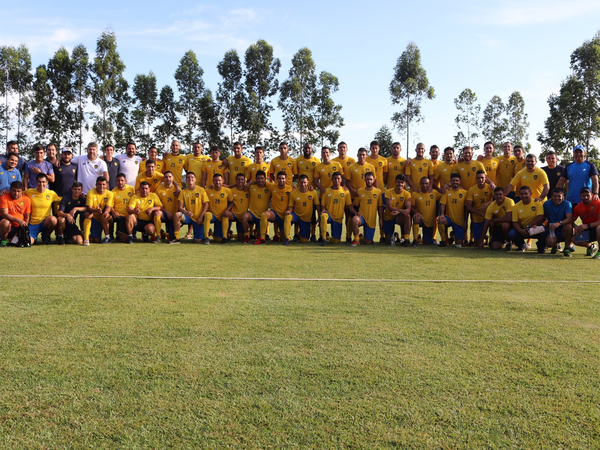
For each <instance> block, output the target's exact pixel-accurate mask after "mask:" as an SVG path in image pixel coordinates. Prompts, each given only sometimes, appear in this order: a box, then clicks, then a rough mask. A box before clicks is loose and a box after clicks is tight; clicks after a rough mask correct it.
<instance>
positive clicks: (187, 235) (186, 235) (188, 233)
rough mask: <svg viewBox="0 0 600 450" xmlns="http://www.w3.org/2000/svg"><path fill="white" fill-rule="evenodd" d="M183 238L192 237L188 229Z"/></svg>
mask: <svg viewBox="0 0 600 450" xmlns="http://www.w3.org/2000/svg"><path fill="white" fill-rule="evenodd" d="M183 238H184V239H191V238H192V232H191V231H188V232H187V233H186V234H185V236H184V237H183Z"/></svg>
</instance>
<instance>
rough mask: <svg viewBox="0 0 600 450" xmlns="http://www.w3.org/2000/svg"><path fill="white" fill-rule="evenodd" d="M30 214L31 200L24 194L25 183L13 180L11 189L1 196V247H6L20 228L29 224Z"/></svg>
mask: <svg viewBox="0 0 600 450" xmlns="http://www.w3.org/2000/svg"><path fill="white" fill-rule="evenodd" d="M30 215H31V200H30V199H29V197H27V196H25V195H23V183H22V182H21V181H13V182H12V183H11V185H10V188H9V191H8V192H6V193H5V194H4V195H2V196H1V197H0V216H1V217H2V220H1V221H0V240H1V242H0V247H6V246H7V245H8V242H9V241H10V240H11V239H12V238H13V237H14V236H15V235H16V234H17V231H19V228H20V227H26V226H27V224H28V223H29V216H30ZM27 244H28V246H29V243H27Z"/></svg>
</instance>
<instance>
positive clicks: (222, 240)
mask: <svg viewBox="0 0 600 450" xmlns="http://www.w3.org/2000/svg"><path fill="white" fill-rule="evenodd" d="M227 242H229V239H227V238H223V239H221V244H227Z"/></svg>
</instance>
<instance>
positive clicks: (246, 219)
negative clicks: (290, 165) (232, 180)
mask: <svg viewBox="0 0 600 450" xmlns="http://www.w3.org/2000/svg"><path fill="white" fill-rule="evenodd" d="M285 172H286V183H287V171H285ZM248 194H249V205H248V211H247V212H245V213H244V215H243V216H242V226H243V227H244V244H248V243H250V226H251V225H254V226H256V227H259V228H258V229H259V230H260V218H261V215H262V213H264V212H265V211H266V210H267V209H269V202H270V201H271V195H272V192H271V190H270V189H269V187H268V186H267V174H266V173H265V172H263V171H262V170H259V171H258V172H257V173H256V184H252V185H250V187H249V188H248ZM265 232H266V231H265ZM258 241H259V242H258V244H264V243H265V242H266V240H265V239H263V238H261V236H260V235H259V236H258ZM255 244H256V242H255Z"/></svg>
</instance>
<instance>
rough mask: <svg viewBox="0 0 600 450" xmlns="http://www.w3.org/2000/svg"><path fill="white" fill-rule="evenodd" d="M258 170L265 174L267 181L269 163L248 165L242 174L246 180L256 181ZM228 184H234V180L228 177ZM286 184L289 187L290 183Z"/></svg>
mask: <svg viewBox="0 0 600 450" xmlns="http://www.w3.org/2000/svg"><path fill="white" fill-rule="evenodd" d="M259 170H262V171H263V172H264V173H265V175H266V176H267V179H268V178H269V163H266V162H261V163H251V164H249V165H248V167H246V172H244V175H245V176H246V180H248V181H256V172H258V171H259ZM229 182H230V183H234V182H235V180H232V179H231V177H230V178H229ZM286 184H288V185H289V186H291V183H287V182H286Z"/></svg>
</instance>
